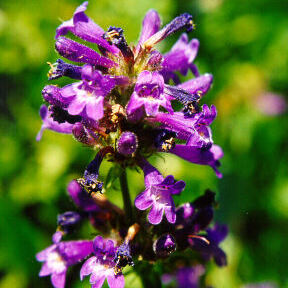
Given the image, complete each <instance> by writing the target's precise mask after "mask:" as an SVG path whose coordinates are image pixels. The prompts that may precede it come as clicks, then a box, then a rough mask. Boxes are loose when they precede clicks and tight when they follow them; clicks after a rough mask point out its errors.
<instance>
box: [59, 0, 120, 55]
mask: <svg viewBox="0 0 288 288" xmlns="http://www.w3.org/2000/svg"><path fill="white" fill-rule="evenodd" d="M87 6H88V2H87V1H86V2H84V3H83V4H81V5H80V6H79V7H78V8H77V9H76V10H75V12H74V15H73V18H72V19H70V20H68V21H65V22H63V23H62V24H61V25H60V26H59V27H58V28H57V30H56V36H55V38H56V39H58V38H59V37H60V36H62V35H66V34H67V33H68V32H69V31H70V32H72V33H73V34H74V35H76V36H78V37H79V38H82V39H83V40H85V41H89V42H92V43H95V44H97V45H99V46H101V47H102V48H103V49H106V50H107V51H109V52H111V53H116V54H117V52H118V49H117V48H116V47H115V46H111V45H109V43H108V42H107V41H106V40H105V39H103V37H102V36H103V34H104V32H105V31H104V30H103V29H102V28H101V27H100V26H98V25H97V24H96V23H94V22H93V20H91V19H90V18H89V17H88V16H87V15H86V14H85V10H86V9H87Z"/></svg>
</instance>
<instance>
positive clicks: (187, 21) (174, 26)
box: [143, 13, 195, 50]
mask: <svg viewBox="0 0 288 288" xmlns="http://www.w3.org/2000/svg"><path fill="white" fill-rule="evenodd" d="M194 27H195V26H194V23H193V20H192V16H191V15H190V14H188V13H184V14H182V15H180V16H178V17H176V18H174V19H173V20H172V21H171V22H170V23H169V24H167V25H166V26H165V27H163V28H162V29H161V30H160V31H158V32H157V33H155V34H153V35H152V36H151V37H150V38H148V39H147V40H146V41H145V42H144V43H143V47H144V49H148V50H149V49H151V48H153V47H154V46H155V45H156V44H157V43H159V42H160V41H162V40H164V39H165V38H166V37H168V36H170V35H172V34H174V33H175V32H177V31H179V30H181V29H186V31H187V32H190V31H191V30H193V29H194Z"/></svg>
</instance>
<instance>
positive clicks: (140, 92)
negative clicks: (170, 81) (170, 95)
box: [127, 71, 173, 116]
mask: <svg viewBox="0 0 288 288" xmlns="http://www.w3.org/2000/svg"><path fill="white" fill-rule="evenodd" d="M163 91H164V79H163V77H162V76H161V74H159V73H158V72H150V71H143V72H141V73H140V75H139V76H138V79H137V82H136V85H135V89H134V92H133V93H132V95H131V98H130V100H129V102H128V105H127V113H128V114H132V113H134V112H135V111H136V110H137V109H139V108H141V107H142V106H144V108H145V111H146V114H147V116H155V115H156V114H157V112H158V110H159V107H160V106H162V107H164V108H165V109H166V110H167V111H168V112H170V113H173V109H172V106H171V103H170V101H169V99H167V97H166V95H165V94H164V93H163Z"/></svg>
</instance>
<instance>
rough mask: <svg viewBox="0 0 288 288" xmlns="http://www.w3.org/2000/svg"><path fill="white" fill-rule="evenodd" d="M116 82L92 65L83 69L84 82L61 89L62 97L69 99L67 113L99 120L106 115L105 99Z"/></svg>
mask: <svg viewBox="0 0 288 288" xmlns="http://www.w3.org/2000/svg"><path fill="white" fill-rule="evenodd" d="M115 85H116V81H115V80H114V79H113V78H111V77H110V76H105V75H102V73H101V72H99V71H97V70H94V69H93V67H92V66H91V65H85V66H83V68H82V81H81V82H78V83H74V84H71V85H67V86H65V87H64V88H62V89H61V95H62V97H64V98H67V99H69V100H70V101H69V102H70V103H69V105H68V108H67V111H68V113H69V114H71V115H82V116H86V117H88V118H91V119H93V120H96V121H97V120H99V119H101V118H102V117H103V115H104V97H105V96H106V95H107V94H109V93H110V91H111V90H112V89H113V88H114V87H115Z"/></svg>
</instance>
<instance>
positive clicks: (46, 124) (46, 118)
mask: <svg viewBox="0 0 288 288" xmlns="http://www.w3.org/2000/svg"><path fill="white" fill-rule="evenodd" d="M39 112H40V116H41V119H42V121H43V124H42V126H41V129H40V131H39V132H38V134H37V137H36V140H37V141H40V140H41V138H42V135H43V132H44V130H46V129H49V130H52V131H56V132H59V133H64V134H71V133H72V128H73V124H70V123H61V124H60V123H58V122H56V121H54V120H53V118H52V117H51V111H49V110H48V108H47V106H46V105H42V106H41V107H40V111H39Z"/></svg>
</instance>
